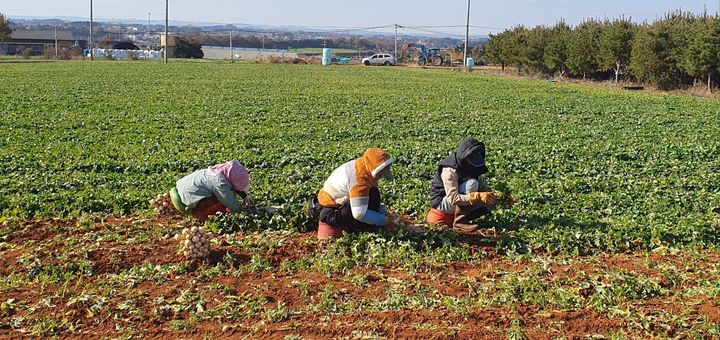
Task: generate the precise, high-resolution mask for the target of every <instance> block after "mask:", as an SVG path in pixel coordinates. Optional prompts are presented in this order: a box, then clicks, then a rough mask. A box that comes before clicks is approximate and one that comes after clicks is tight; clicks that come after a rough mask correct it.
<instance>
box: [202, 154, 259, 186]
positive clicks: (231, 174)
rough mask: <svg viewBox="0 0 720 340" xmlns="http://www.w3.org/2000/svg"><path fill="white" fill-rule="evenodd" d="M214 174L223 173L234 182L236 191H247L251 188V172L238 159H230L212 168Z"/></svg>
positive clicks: (231, 182) (229, 180)
mask: <svg viewBox="0 0 720 340" xmlns="http://www.w3.org/2000/svg"><path fill="white" fill-rule="evenodd" d="M210 171H212V172H213V173H214V174H222V175H223V176H225V178H226V179H227V180H228V182H230V184H232V188H233V190H235V191H247V190H248V189H249V188H250V173H249V172H248V171H247V169H245V167H244V166H243V165H242V164H240V162H238V161H235V160H233V161H229V162H227V163H222V164H218V165H215V166H213V167H212V168H210Z"/></svg>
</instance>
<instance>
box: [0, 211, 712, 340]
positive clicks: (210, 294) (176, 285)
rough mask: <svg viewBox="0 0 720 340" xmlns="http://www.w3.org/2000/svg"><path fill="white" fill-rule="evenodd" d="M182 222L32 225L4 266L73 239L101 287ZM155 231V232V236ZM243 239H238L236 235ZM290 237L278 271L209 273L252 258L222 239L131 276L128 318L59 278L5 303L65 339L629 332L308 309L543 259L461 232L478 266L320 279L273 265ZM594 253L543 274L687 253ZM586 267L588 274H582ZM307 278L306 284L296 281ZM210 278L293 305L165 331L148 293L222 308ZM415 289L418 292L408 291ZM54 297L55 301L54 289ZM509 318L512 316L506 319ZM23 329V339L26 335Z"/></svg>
mask: <svg viewBox="0 0 720 340" xmlns="http://www.w3.org/2000/svg"><path fill="white" fill-rule="evenodd" d="M179 222H181V219H180V218H178V217H162V218H159V219H148V220H140V221H137V220H135V219H133V218H108V219H105V220H101V221H95V222H94V224H93V225H92V226H90V227H87V228H82V227H79V226H78V223H77V222H76V221H66V222H64V221H60V220H50V221H27V222H25V223H24V224H23V225H22V226H21V227H19V228H17V230H16V231H15V232H14V233H12V235H11V236H10V237H9V239H8V240H7V242H8V243H10V244H12V245H13V246H11V247H4V248H0V249H3V250H2V251H0V274H1V275H2V276H3V277H5V276H7V275H10V274H13V273H14V274H19V275H27V274H28V269H27V268H26V267H25V266H23V265H22V264H20V263H19V262H18V259H19V258H21V257H22V256H24V255H25V256H27V254H31V253H32V254H33V255H34V256H35V257H36V258H38V259H39V260H40V261H41V263H43V264H45V265H48V264H50V265H62V264H63V263H64V262H63V261H66V260H59V255H60V254H61V253H62V252H63V251H64V249H66V245H65V243H66V240H68V239H69V238H70V237H72V238H74V239H75V240H77V242H78V243H79V245H80V246H76V247H75V248H72V249H83V248H84V247H86V248H87V249H88V250H87V251H85V252H77V253H74V254H73V255H68V258H69V259H78V260H86V261H89V262H90V263H91V264H92V276H90V277H88V278H85V279H84V281H83V285H85V287H93V286H94V285H96V284H98V285H99V284H100V282H102V280H103V279H107V276H108V275H112V274H119V273H121V272H123V271H127V270H129V269H131V268H133V267H136V266H140V265H142V264H148V263H151V264H156V265H162V264H176V263H179V262H180V261H181V260H182V259H181V258H179V257H178V255H177V250H178V245H177V242H176V241H174V240H173V239H172V238H169V237H166V236H164V235H162V232H161V231H162V228H160V229H159V228H158V226H159V225H162V226H163V227H164V228H173V227H174V224H176V223H179ZM108 229H119V230H122V231H126V232H125V233H126V234H127V236H128V237H131V235H135V234H137V233H138V232H139V231H145V232H146V233H147V234H148V235H149V236H148V237H149V238H150V240H149V241H147V242H137V243H135V242H133V243H130V244H123V243H118V242H116V241H106V240H102V241H94V240H93V239H92V237H91V235H92V234H93V233H97V232H101V231H104V230H108ZM158 230H160V232H158ZM240 237H242V235H240ZM284 239H285V242H284V243H282V244H281V245H280V246H279V247H277V248H275V249H272V250H270V251H267V252H266V253H264V254H260V255H263V256H264V257H265V258H266V259H268V260H269V261H270V262H271V263H272V264H273V267H274V269H273V270H269V271H260V272H251V271H246V272H242V273H241V274H238V275H227V274H222V275H217V276H211V277H207V276H204V275H202V274H201V273H200V272H201V271H202V270H206V269H209V268H211V267H213V266H214V265H215V264H218V263H221V262H222V261H224V260H223V259H224V258H227V257H228V256H231V257H232V258H233V259H234V261H235V265H236V266H242V265H247V264H248V263H250V261H251V258H252V257H253V256H254V255H257V254H253V253H250V252H247V251H244V250H241V249H239V248H237V247H235V246H231V245H229V244H228V243H226V242H224V243H221V244H220V245H219V246H217V247H216V248H215V249H214V250H213V253H212V255H211V256H210V258H209V259H207V260H206V261H201V262H192V263H191V264H190V266H189V268H188V271H189V272H190V273H189V274H188V275H185V276H178V275H175V274H172V273H171V274H168V275H166V276H165V277H163V278H161V279H160V280H159V281H158V282H156V281H153V280H148V281H144V282H141V283H139V284H135V285H134V284H131V283H130V282H128V283H127V285H126V286H124V287H121V288H119V289H118V288H117V287H116V288H115V289H117V290H116V291H115V292H114V293H113V294H110V295H109V299H110V300H109V301H107V302H106V305H107V306H117V305H118V304H120V303H122V302H123V301H125V300H126V299H128V298H130V297H131V298H133V299H134V301H135V302H136V308H137V309H139V310H141V311H143V312H144V314H142V315H134V316H133V315H130V314H127V315H119V317H121V318H124V319H125V320H122V321H118V320H114V319H113V317H111V315H94V314H93V313H90V312H89V310H90V308H91V306H90V305H89V303H85V302H74V303H70V302H71V300H70V298H69V297H62V294H59V292H61V290H62V289H64V288H63V286H62V285H61V284H52V283H51V284H46V283H40V282H38V281H37V280H35V281H31V282H30V283H28V284H26V285H22V286H20V287H18V288H16V289H5V290H0V301H7V300H8V299H16V300H17V301H22V302H24V303H34V302H37V301H41V300H43V299H44V298H49V297H53V298H52V299H51V300H50V301H49V303H48V304H46V305H40V306H41V307H39V308H38V309H37V310H35V311H34V314H33V316H34V317H38V316H46V317H49V318H52V319H56V320H66V321H67V323H69V324H74V325H77V326H78V330H76V331H70V330H63V331H61V335H62V336H63V337H70V338H93V339H94V338H99V337H106V336H110V337H118V336H122V335H127V334H142V335H144V336H146V337H150V338H203V337H205V336H206V335H209V334H212V335H213V336H214V337H215V338H228V339H230V338H233V339H234V338H243V337H249V338H262V339H282V338H284V337H285V336H286V335H299V336H302V337H304V338H339V337H352V336H362V335H373V334H379V335H382V336H385V337H389V338H422V339H444V338H460V339H478V338H487V339H504V338H506V337H507V333H508V330H509V329H511V328H512V327H513V322H515V323H519V324H520V325H521V326H522V330H523V333H524V334H525V336H527V337H529V338H532V339H552V338H557V337H565V338H568V339H582V338H587V337H591V336H595V335H607V334H609V333H610V332H612V331H616V330H622V329H627V328H628V327H629V325H628V322H627V321H626V320H623V319H620V318H610V317H608V315H607V314H604V313H599V312H596V311H594V310H593V309H592V308H587V309H583V310H579V311H569V312H566V311H562V310H558V309H553V308H547V309H544V308H543V307H541V306H535V305H510V304H508V305H505V306H497V307H486V308H476V307H473V308H470V309H469V310H468V311H467V313H465V314H458V313H453V312H451V311H448V310H447V309H445V308H421V307H416V308H411V309H400V310H389V311H382V312H372V311H360V312H354V313H349V314H343V313H331V312H326V311H319V310H307V309H306V308H307V307H308V306H309V304H310V303H315V304H317V303H318V302H319V300H320V295H321V293H322V292H323V290H324V289H325V288H326V287H328V286H329V285H332V286H333V287H334V292H336V294H337V296H338V298H339V299H341V300H343V301H363V300H368V299H372V298H378V297H383V296H385V294H386V292H387V291H388V289H390V288H391V287H392V286H393V282H395V281H393V280H397V281H400V282H402V281H405V280H414V281H415V282H420V283H422V284H423V285H427V286H429V287H432V288H433V289H435V290H436V291H437V292H438V293H441V294H443V295H445V296H450V297H461V296H466V295H467V294H468V287H467V286H466V285H465V284H464V283H463V280H476V281H477V282H492V281H493V280H496V279H498V278H499V276H501V275H503V274H499V273H520V272H524V271H526V270H528V269H530V268H532V267H533V266H536V267H537V266H541V265H539V264H538V263H533V262H530V261H519V262H518V261H514V260H511V259H509V258H507V257H505V256H503V255H501V254H497V253H494V251H493V250H492V246H491V245H488V244H487V243H486V241H485V238H484V237H478V236H473V235H461V238H460V240H461V241H464V242H466V243H469V244H470V245H471V246H473V247H477V248H478V249H480V251H483V252H485V253H486V256H485V257H484V260H482V261H480V262H479V263H466V262H454V263H449V264H447V265H445V266H444V267H442V268H440V269H438V270H433V271H431V272H418V273H410V272H406V271H402V270H395V269H392V268H377V269H375V268H359V269H353V270H351V272H350V273H348V274H347V275H346V274H337V275H331V276H330V277H328V276H325V275H323V274H322V273H320V272H318V271H316V270H312V269H309V270H294V271H283V270H281V269H280V268H279V265H280V263H282V261H284V260H288V259H289V260H294V261H298V260H301V259H303V258H306V257H309V256H311V255H313V254H314V253H315V252H316V251H317V249H318V247H322V244H318V243H316V242H313V239H314V234H313V233H306V234H298V235H293V236H288V237H284ZM599 258H600V259H601V261H600V262H599V263H595V262H593V261H586V262H584V261H582V259H581V258H580V259H574V258H570V259H568V262H567V263H568V264H562V265H557V264H555V265H552V266H550V267H548V268H547V269H546V270H547V271H548V274H547V275H562V276H565V277H568V278H569V279H572V278H573V277H576V275H581V274H583V273H584V274H592V273H599V272H602V271H603V270H607V269H611V270H618V271H627V272H631V273H637V274H642V275H645V276H649V277H653V278H657V279H658V280H659V282H662V281H661V280H662V279H663V276H662V274H661V272H660V270H659V269H658V267H659V265H665V266H676V265H681V264H682V263H686V262H687V261H688V259H687V258H684V257H683V256H682V255H645V254H640V253H636V254H619V255H604V256H601V257H599ZM708 259H709V260H711V261H708V262H709V264H707V265H700V267H701V268H704V267H703V266H706V267H707V266H711V265H712V261H716V262H717V260H718V259H720V255H719V254H714V253H710V254H709V255H708ZM584 274H583V275H584ZM353 275H359V276H363V277H364V278H365V281H364V283H362V284H359V285H355V284H353V283H352V282H351V281H350V280H349V279H348V277H351V276H353ZM303 282H305V283H306V286H305V288H303V287H301V286H302V283H303ZM212 284H215V285H220V286H222V287H228V288H229V289H232V290H233V291H234V293H233V295H235V296H255V297H261V298H264V301H265V302H264V303H265V305H264V308H265V309H266V310H268V309H271V308H275V307H276V306H277V305H278V303H283V304H285V306H286V307H287V308H288V309H289V310H290V311H291V312H292V314H291V315H290V316H289V318H287V319H286V320H283V321H279V322H270V321H268V320H265V319H263V318H262V317H252V318H249V319H246V320H243V321H241V322H228V321H213V320H212V319H211V320H205V321H200V322H198V323H196V324H195V325H194V327H193V328H192V330H188V331H173V330H170V328H169V326H168V322H169V321H171V320H185V319H187V318H188V317H189V315H190V313H189V312H188V311H186V310H182V311H177V312H171V311H164V312H159V313H155V312H153V309H154V308H156V306H155V305H154V303H153V301H156V300H157V299H158V298H164V299H166V300H168V299H175V298H177V297H178V296H179V294H180V292H183V291H191V292H194V291H198V290H200V291H202V293H203V296H204V298H205V300H206V301H207V304H206V305H205V309H206V310H212V309H214V308H216V307H218V306H219V305H220V304H221V302H222V301H223V300H224V295H222V294H221V292H220V291H219V290H218V289H210V288H208V287H209V286H211V285H212ZM72 288H73V289H75V290H78V291H85V290H87V291H88V292H93V293H97V292H94V291H93V290H92V289H90V288H87V289H84V288H83V287H72ZM406 293H408V294H413V293H414V292H413V289H412V288H408V289H406ZM592 293H593V288H592V287H590V288H587V291H581V292H580V294H581V295H583V296H589V295H591V294H592ZM58 296H59V297H58ZM698 299H699V301H701V302H700V303H698V304H695V305H693V306H691V307H688V308H691V309H692V310H693V312H694V313H696V314H697V317H703V316H704V317H706V318H707V319H709V320H710V321H711V322H714V323H720V305H719V304H718V303H717V301H714V300H713V299H711V298H707V297H703V296H700V297H698ZM637 309H638V310H646V311H647V312H648V313H652V312H655V311H666V312H669V313H673V314H677V313H681V312H682V311H683V309H682V308H680V307H678V305H677V304H674V303H671V302H667V301H663V300H662V299H650V300H646V301H643V302H642V303H640V304H639V305H638V306H637ZM13 316H17V315H14V313H13V312H12V311H9V312H2V314H0V325H6V324H7V323H8V321H9V320H10V319H11V318H12V317H13ZM513 320H515V321H513ZM116 326H122V327H129V326H131V327H132V329H134V331H128V330H125V331H118V330H117V329H116ZM0 335H2V336H4V337H20V336H23V334H22V333H20V332H18V331H17V330H13V329H10V328H8V327H7V326H5V327H4V328H2V329H0ZM27 335H28V334H25V335H24V336H27Z"/></svg>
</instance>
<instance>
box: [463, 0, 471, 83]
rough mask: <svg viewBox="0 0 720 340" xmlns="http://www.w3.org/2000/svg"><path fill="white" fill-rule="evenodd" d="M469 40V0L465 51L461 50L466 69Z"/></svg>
mask: <svg viewBox="0 0 720 340" xmlns="http://www.w3.org/2000/svg"><path fill="white" fill-rule="evenodd" d="M469 42H470V0H468V5H467V23H466V25H465V51H464V52H463V65H465V69H466V70H467V66H468V64H467V55H468V43H469Z"/></svg>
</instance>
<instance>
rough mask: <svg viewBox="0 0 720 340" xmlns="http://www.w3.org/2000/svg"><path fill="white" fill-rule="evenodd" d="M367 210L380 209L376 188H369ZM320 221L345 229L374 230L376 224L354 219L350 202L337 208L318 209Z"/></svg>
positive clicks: (378, 193) (378, 194) (378, 191)
mask: <svg viewBox="0 0 720 340" xmlns="http://www.w3.org/2000/svg"><path fill="white" fill-rule="evenodd" d="M368 210H372V211H376V212H377V211H379V210H380V190H379V189H378V188H372V189H370V201H369V202H368ZM320 221H321V222H324V223H327V224H328V225H330V226H331V227H342V228H345V229H346V230H347V231H351V232H352V231H374V230H377V227H378V226H372V225H369V224H365V223H362V222H360V221H357V220H355V218H354V217H353V215H352V210H351V209H350V203H347V204H345V205H343V206H341V207H339V208H327V207H323V208H322V210H320Z"/></svg>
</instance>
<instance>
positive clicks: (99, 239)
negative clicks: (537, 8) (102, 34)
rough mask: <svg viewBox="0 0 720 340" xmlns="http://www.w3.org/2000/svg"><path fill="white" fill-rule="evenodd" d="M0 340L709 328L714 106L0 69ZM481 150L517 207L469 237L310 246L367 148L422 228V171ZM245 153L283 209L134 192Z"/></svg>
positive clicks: (425, 178) (395, 76) (244, 74)
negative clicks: (220, 207) (314, 219)
mask: <svg viewBox="0 0 720 340" xmlns="http://www.w3.org/2000/svg"><path fill="white" fill-rule="evenodd" d="M0 84H2V87H0V221H2V223H3V224H2V228H1V229H0V263H2V266H1V267H0V302H2V305H1V306H0V334H3V335H4V336H11V337H12V336H20V335H34V336H42V337H46V336H51V335H60V336H70V335H80V336H81V335H84V336H89V337H98V336H110V337H143V336H144V337H178V336H182V337H193V338H202V337H205V336H209V337H211V338H212V337H215V338H223V337H238V336H249V337H253V338H287V339H298V338H318V337H335V338H382V337H388V338H394V337H422V338H429V337H436V338H446V337H460V338H477V337H481V338H513V339H517V338H523V337H529V338H552V337H566V338H584V337H588V336H596V337H598V336H604V337H607V338H641V337H648V336H651V335H655V336H660V337H680V338H685V337H713V336H715V337H718V336H720V326H719V325H720V300H718V298H719V296H720V276H719V271H720V266H719V265H718V259H720V252H718V247H717V246H718V244H719V243H720V104H719V103H718V102H717V101H715V100H710V99H700V98H692V97H679V96H670V95H662V94H644V93H628V92H623V91H621V90H607V89H598V88H590V87H584V86H579V85H569V84H555V83H547V82H539V81H525V80H516V79H504V78H495V77H488V76H482V75H480V74H463V73H457V72H453V71H450V70H431V69H420V68H358V67H320V66H312V65H262V64H234V65H233V64H227V63H176V64H173V63H171V64H169V65H162V64H159V63H134V62H122V63H113V62H96V63H81V62H67V63H42V64H4V65H2V66H0ZM470 136H472V137H477V138H479V139H481V140H484V141H485V142H486V144H487V145H488V163H489V167H490V173H489V174H488V178H489V181H490V185H491V186H494V187H496V188H503V189H504V190H506V191H511V192H512V194H513V195H514V196H515V197H516V198H517V199H518V200H519V203H518V204H517V205H516V206H514V207H512V208H511V209H506V210H500V211H498V212H497V213H495V214H494V215H493V216H492V217H491V218H489V219H486V220H481V221H480V222H481V225H482V226H483V228H484V229H483V230H482V231H481V232H480V233H477V234H457V233H455V232H452V231H447V230H439V229H431V230H430V231H429V232H428V233H427V234H426V235H417V234H413V233H411V232H408V231H405V230H400V231H398V232H393V233H390V232H382V233H379V234H361V235H349V236H345V237H343V238H342V239H341V240H339V241H337V242H318V241H316V240H315V238H314V234H313V231H312V230H311V229H312V226H311V225H310V224H309V223H308V221H307V218H306V217H305V216H304V212H303V208H304V202H305V199H306V198H307V197H309V196H310V195H312V194H314V193H316V192H317V190H318V189H319V188H320V186H321V185H322V182H323V181H324V180H325V178H326V177H327V175H329V174H330V172H331V171H332V170H333V169H334V168H335V167H337V166H338V165H340V164H342V163H344V162H346V161H348V160H350V159H353V158H356V157H358V156H359V155H361V154H362V152H363V151H364V150H365V149H366V148H369V147H380V148H385V149H387V150H388V151H389V152H390V153H391V154H393V155H394V156H395V157H396V158H397V163H396V164H395V165H394V167H393V168H394V172H395V177H396V179H395V181H393V182H387V183H385V182H383V183H381V188H380V189H381V191H382V194H383V198H384V201H385V203H386V204H387V205H388V206H390V207H392V208H394V209H397V210H398V211H400V212H402V213H403V214H405V215H407V216H408V218H416V219H418V220H423V218H424V216H425V214H426V212H427V211H428V209H429V206H428V203H427V200H428V189H429V183H430V179H431V176H432V175H433V173H434V171H435V166H436V164H437V162H439V161H440V160H441V159H443V158H444V157H446V156H447V155H449V154H450V153H451V152H453V151H454V149H455V148H456V147H457V144H458V143H459V141H460V140H462V139H463V138H466V137H470ZM229 159H238V160H240V161H241V162H243V163H244V164H245V165H247V166H248V167H249V169H250V171H251V174H252V188H251V193H252V194H253V197H254V198H255V200H256V201H257V202H258V203H259V204H261V205H268V206H280V207H281V208H280V209H279V211H278V212H276V213H275V214H263V215H250V214H240V215H234V216H226V217H221V218H218V219H216V220H213V221H212V222H210V223H209V224H208V227H209V228H210V229H211V230H213V231H214V232H216V233H217V234H219V235H220V236H219V237H218V239H217V242H216V243H215V249H214V251H213V252H212V254H211V256H210V258H209V259H208V260H207V261H203V262H189V261H186V260H184V259H182V258H180V257H178V255H177V254H176V251H177V249H178V246H177V242H176V241H174V239H173V236H174V235H175V234H177V233H178V232H179V231H180V230H182V228H183V226H187V225H188V224H189V223H190V222H188V221H185V220H183V219H182V218H180V217H158V216H156V215H154V213H153V212H151V210H150V207H149V206H148V203H147V200H148V199H150V198H152V197H154V196H155V195H157V194H158V193H161V192H164V191H166V190H167V189H169V188H170V187H171V186H172V185H173V184H174V182H175V180H176V179H178V178H180V177H182V176H183V175H184V174H186V173H189V172H191V171H193V170H196V169H200V168H203V167H207V166H209V165H212V164H216V163H220V162H223V161H225V160H229Z"/></svg>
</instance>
